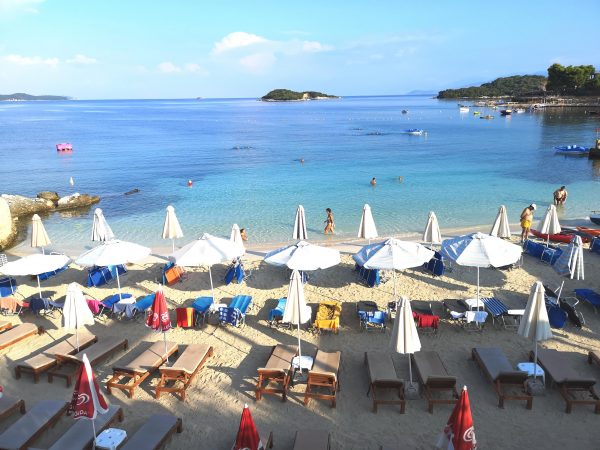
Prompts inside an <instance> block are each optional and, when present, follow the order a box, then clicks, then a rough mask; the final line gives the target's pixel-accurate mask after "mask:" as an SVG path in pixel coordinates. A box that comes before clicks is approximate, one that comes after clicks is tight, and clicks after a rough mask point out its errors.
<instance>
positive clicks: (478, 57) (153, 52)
mask: <svg viewBox="0 0 600 450" xmlns="http://www.w3.org/2000/svg"><path fill="white" fill-rule="evenodd" d="M599 17H600V1H598V0H589V1H586V0H572V1H570V2H568V3H567V2H564V1H563V2H561V1H538V0H530V1H519V2H517V1H512V0H504V1H502V2H498V1H491V2H485V1H454V2H449V1H433V0H431V1H429V0H422V1H420V2H401V1H391V0H390V1H377V0H371V1H369V2H365V1H362V2H358V1H352V0H347V1H337V0H330V1H324V0H321V1H308V0H304V1H302V2H285V1H281V0H279V1H260V0H255V1H227V0H221V1H210V2H208V1H193V0H188V1H177V0H171V1H168V2H167V1H158V0H157V1H151V0H146V1H138V0H120V1H115V0H0V93H12V92H28V93H34V94H58V95H69V96H73V97H76V98H81V99H87V98H190V97H198V96H201V97H258V96H261V95H263V94H264V93H266V92H267V91H269V90H271V89H274V88H283V87H285V88H291V89H296V90H320V91H324V92H328V93H333V94H338V95H371V94H402V93H405V92H408V91H411V90H417V89H424V90H438V89H443V88H446V87H457V86H463V85H469V84H471V83H476V82H483V81H489V80H492V79H494V78H496V77H498V76H504V75H512V74H526V73H544V72H545V70H546V68H547V67H548V66H549V65H550V64H552V63H554V62H560V63H561V64H565V65H569V64H594V65H596V67H597V68H599V66H600V45H598V42H597V40H596V39H594V37H593V33H595V30H597V27H598V24H597V22H598V18H599ZM585 30H588V31H587V32H586V31H585Z"/></svg>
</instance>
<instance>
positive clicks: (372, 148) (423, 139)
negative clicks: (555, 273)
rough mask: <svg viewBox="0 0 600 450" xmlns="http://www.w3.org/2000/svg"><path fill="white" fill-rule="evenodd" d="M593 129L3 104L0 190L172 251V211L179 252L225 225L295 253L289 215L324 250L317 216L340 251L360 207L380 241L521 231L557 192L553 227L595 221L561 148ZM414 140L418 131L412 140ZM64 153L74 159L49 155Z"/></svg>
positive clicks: (55, 217) (60, 217)
mask: <svg viewBox="0 0 600 450" xmlns="http://www.w3.org/2000/svg"><path fill="white" fill-rule="evenodd" d="M403 110H406V111H407V113H403V112H402V111H403ZM474 111H479V112H480V113H481V115H486V114H492V115H494V116H495V117H494V119H493V120H482V119H480V116H479V115H474V114H473V112H474ZM597 117H598V116H590V115H586V114H585V112H584V111H583V110H582V109H575V108H572V109H547V110H545V111H538V112H527V113H524V114H513V115H512V116H507V117H503V116H500V114H499V111H497V110H492V109H490V108H483V107H474V106H472V107H471V108H470V111H469V112H468V113H461V112H459V108H458V105H457V102H456V101H447V100H437V99H433V98H431V97H427V96H380V97H344V98H340V99H336V100H321V101H304V102H281V103H275V102H274V103H270V102H261V101H257V100H256V99H198V100H195V99H194V100H85V101H83V100H72V101H40V102H0V155H1V156H2V163H1V164H0V192H1V193H12V194H21V195H28V196H35V195H36V193H38V192H40V191H57V192H58V193H59V194H60V195H69V194H73V193H75V192H79V193H89V194H92V195H99V196H100V197H101V199H102V200H101V202H100V203H99V204H98V205H97V207H100V208H102V210H103V212H104V215H105V217H106V219H107V221H108V223H109V224H110V226H111V227H112V229H113V231H114V233H115V235H116V236H117V237H118V238H119V239H123V240H129V241H134V242H138V243H140V244H145V245H148V246H167V245H170V244H169V243H168V242H166V241H164V240H163V239H162V237H161V233H162V227H163V222H164V218H165V209H166V207H167V206H168V205H173V206H174V208H175V211H176V214H177V217H178V219H179V222H180V224H181V227H182V229H183V233H184V235H185V237H184V238H182V239H179V240H178V241H177V244H178V245H183V244H184V243H186V242H188V241H190V240H192V239H195V238H197V237H200V236H201V235H202V234H203V233H211V234H214V235H218V236H225V237H227V236H229V234H230V230H231V226H232V224H234V223H237V224H239V226H240V227H242V228H246V230H247V234H248V237H249V243H255V244H268V243H280V242H286V241H291V239H292V236H291V235H292V227H293V223H294V215H295V212H296V208H297V206H298V205H303V206H304V208H305V211H306V218H307V223H308V234H309V239H311V240H316V241H321V240H323V239H325V238H326V237H325V236H324V235H323V228H324V226H325V224H324V221H325V218H326V213H325V208H331V209H332V211H333V214H334V217H335V227H336V228H335V231H336V234H335V236H334V238H333V239H342V240H344V239H355V238H356V236H357V232H358V227H359V222H360V218H361V213H362V208H363V205H364V204H365V203H367V204H369V205H370V206H371V209H372V211H373V216H374V219H375V223H376V225H377V229H378V232H379V235H380V236H382V237H385V236H391V235H395V236H409V235H416V234H417V233H419V232H421V231H422V230H423V228H424V226H425V223H426V221H427V216H428V213H429V211H435V213H436V215H437V217H438V220H439V222H440V226H441V227H442V228H443V229H451V228H468V227H470V226H475V225H485V224H490V226H491V223H492V222H493V220H494V218H495V216H496V213H497V211H498V207H499V206H500V205H505V206H506V207H507V210H508V215H509V220H510V221H511V222H518V219H519V215H520V213H521V211H522V209H523V208H524V207H525V206H527V205H529V204H530V203H536V204H537V205H538V209H537V211H536V220H537V219H541V217H542V215H543V213H544V211H545V209H546V207H547V206H548V205H549V204H550V202H551V201H552V193H553V191H554V190H555V189H557V188H558V187H559V186H561V185H566V186H567V190H568V192H569V198H568V201H567V203H566V205H565V206H564V207H560V208H559V217H560V218H561V219H563V220H565V219H580V220H585V218H586V217H588V216H589V213H590V211H591V210H594V209H600V161H591V160H588V159H587V158H577V157H565V156H559V155H556V154H555V153H554V146H558V145H571V144H577V145H584V146H588V147H589V146H592V145H593V142H594V139H595V138H596V136H597V133H596V131H597V130H598V128H599V127H600V120H599V119H598V118H597ZM412 128H417V129H422V130H424V134H423V135H421V136H414V135H410V134H407V133H405V130H408V129H412ZM62 142H69V143H71V144H72V145H73V151H72V153H58V152H57V151H56V149H55V145H56V144H57V143H62ZM71 177H72V178H73V180H74V186H71V185H70V183H69V179H70V178H71ZM373 177H375V178H376V181H377V184H376V186H371V184H370V181H371V179H372V178H373ZM188 180H191V182H192V185H191V187H190V186H188ZM133 189H139V192H137V193H135V194H131V195H125V193H126V192H129V191H131V190H133ZM95 207H96V206H94V207H92V208H90V209H89V210H85V211H77V212H68V213H51V214H48V215H44V216H43V217H42V220H43V222H44V225H45V227H46V230H47V232H48V234H49V236H50V238H51V240H52V243H53V248H60V247H61V246H64V247H83V246H85V245H89V244H90V235H91V228H92V217H93V211H94V208H95ZM534 225H535V222H534ZM329 239H331V238H329Z"/></svg>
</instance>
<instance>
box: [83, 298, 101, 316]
mask: <svg viewBox="0 0 600 450" xmlns="http://www.w3.org/2000/svg"><path fill="white" fill-rule="evenodd" d="M85 301H86V302H87V305H88V308H90V311H92V314H94V315H96V314H98V313H99V312H100V302H99V301H98V300H96V299H95V298H92V297H88V296H86V297H85Z"/></svg>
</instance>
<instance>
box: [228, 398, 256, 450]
mask: <svg viewBox="0 0 600 450" xmlns="http://www.w3.org/2000/svg"><path fill="white" fill-rule="evenodd" d="M263 449H264V445H263V443H262V442H261V441H260V437H259V435H258V431H256V425H254V420H252V415H251V414H250V410H249V409H248V404H245V405H244V410H243V411H242V418H241V420H240V428H239V430H238V434H237V437H236V438H235V444H234V445H233V448H232V450H263Z"/></svg>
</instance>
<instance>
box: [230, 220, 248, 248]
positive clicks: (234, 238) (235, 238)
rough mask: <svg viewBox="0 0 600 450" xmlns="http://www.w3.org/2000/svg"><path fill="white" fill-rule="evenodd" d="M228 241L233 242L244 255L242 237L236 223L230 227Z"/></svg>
mask: <svg viewBox="0 0 600 450" xmlns="http://www.w3.org/2000/svg"><path fill="white" fill-rule="evenodd" d="M229 240H230V241H231V242H233V243H234V244H235V245H237V246H239V247H240V248H241V249H242V250H243V251H244V253H245V252H246V248H245V247H244V240H243V239H242V235H241V233H240V227H239V226H238V224H237V223H234V224H233V226H232V227H231V236H230V237H229Z"/></svg>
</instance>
